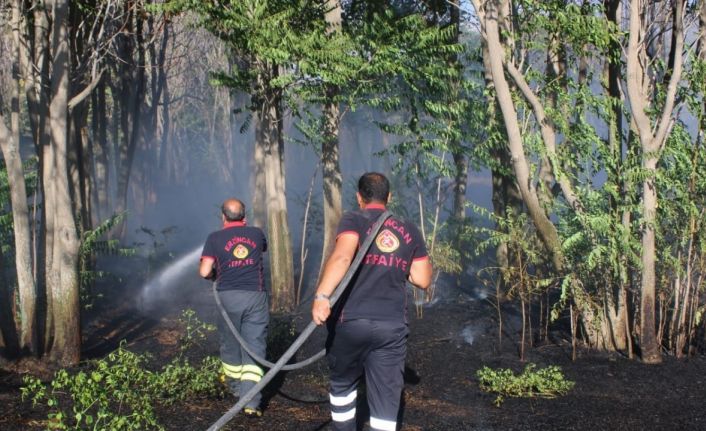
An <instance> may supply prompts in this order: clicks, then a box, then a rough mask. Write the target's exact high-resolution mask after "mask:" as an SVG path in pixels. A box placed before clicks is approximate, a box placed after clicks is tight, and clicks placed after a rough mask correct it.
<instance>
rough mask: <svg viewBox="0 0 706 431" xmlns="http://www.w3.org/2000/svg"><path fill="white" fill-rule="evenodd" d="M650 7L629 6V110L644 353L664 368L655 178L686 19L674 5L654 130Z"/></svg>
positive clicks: (679, 66) (646, 359)
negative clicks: (648, 64) (636, 155)
mask: <svg viewBox="0 0 706 431" xmlns="http://www.w3.org/2000/svg"><path fill="white" fill-rule="evenodd" d="M647 6H648V4H647V3H646V2H643V1H637V0H635V1H632V2H630V24H629V36H628V46H627V70H626V82H627V90H628V98H629V101H630V108H631V112H632V115H633V121H634V123H635V126H636V130H637V133H638V138H639V141H640V146H641V149H642V167H643V169H644V170H645V179H644V180H643V183H642V217H643V219H642V229H643V233H642V258H641V260H642V279H641V287H640V347H641V355H642V359H643V361H644V362H646V363H660V362H661V361H662V357H661V355H660V345H659V341H658V339H657V335H656V326H655V325H656V322H655V292H656V276H655V262H656V250H655V225H656V223H657V217H656V216H657V189H656V184H655V177H656V175H657V164H658V162H659V152H660V151H661V150H662V148H663V146H664V144H665V142H666V137H667V133H668V131H669V129H670V127H671V118H672V114H673V110H674V104H675V98H676V93H677V87H678V83H679V80H680V79H681V69H682V55H683V47H684V29H683V21H682V18H683V16H682V14H683V13H684V1H683V0H676V2H675V8H674V10H673V11H672V13H673V14H674V27H673V29H672V31H673V34H674V36H673V38H672V40H673V45H672V49H671V53H672V54H671V55H672V58H670V59H669V64H670V65H673V67H672V68H671V70H669V71H668V74H667V75H668V76H669V82H668V84H667V87H666V92H665V99H664V106H663V108H662V111H661V112H659V115H658V116H657V123H656V125H655V126H654V132H653V124H652V120H650V117H649V116H648V114H647V113H646V110H647V109H648V108H650V102H651V100H652V99H651V98H650V97H649V81H650V79H651V78H650V77H649V76H648V73H649V71H648V70H647V69H645V66H644V64H645V63H644V62H641V59H642V60H644V59H645V58H644V57H645V49H646V48H645V43H644V41H645V39H644V37H645V25H646V24H645V22H644V21H643V20H644V15H645V13H646V11H647Z"/></svg>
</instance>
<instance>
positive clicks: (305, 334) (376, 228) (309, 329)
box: [208, 211, 392, 431]
mask: <svg viewBox="0 0 706 431" xmlns="http://www.w3.org/2000/svg"><path fill="white" fill-rule="evenodd" d="M391 215H392V214H390V212H389V211H385V212H383V213H382V214H381V215H380V217H378V219H377V220H376V221H375V224H374V225H373V227H372V229H371V230H370V234H369V235H368V236H367V237H366V238H365V241H364V242H363V245H361V247H360V249H358V253H356V255H355V258H354V259H353V262H352V263H351V266H350V267H349V268H348V271H346V274H345V275H344V276H343V279H342V280H341V282H340V283H338V286H336V289H335V290H334V291H333V293H332V294H331V298H330V299H329V302H330V303H331V306H333V304H335V303H336V301H338V298H340V296H341V295H342V294H343V291H344V290H345V289H346V287H347V286H348V283H350V281H351V279H352V278H353V275H354V274H355V272H356V271H357V270H358V267H359V266H360V263H361V262H362V261H363V257H364V256H365V254H366V253H367V252H368V249H369V248H370V246H371V245H372V243H373V241H374V240H375V237H376V236H377V234H378V232H380V229H381V228H382V226H383V224H384V223H385V220H387V219H388V218H389V217H390V216H391ZM317 327H318V326H317V325H316V324H315V323H314V322H313V321H312V322H309V324H308V325H307V326H306V328H304V330H303V331H302V333H301V334H299V337H297V339H296V340H294V342H293V343H292V345H291V346H290V347H289V349H287V351H286V352H284V354H283V355H282V357H281V358H279V360H278V361H277V362H276V363H275V364H274V366H273V367H272V368H270V371H268V372H267V373H265V375H264V376H262V379H260V381H259V382H258V383H257V384H256V385H255V386H253V387H252V388H251V389H250V390H249V391H248V392H247V393H246V394H245V395H243V396H242V397H241V398H240V400H239V401H238V402H237V403H236V404H235V405H234V406H233V407H231V408H230V410H228V411H227V412H226V413H225V414H224V415H223V416H221V417H220V419H218V420H217V421H216V422H215V423H214V424H213V425H211V426H210V427H209V428H208V431H217V430H220V429H221V428H223V426H225V424H227V423H228V422H230V420H231V419H233V417H234V416H235V415H236V414H238V412H239V411H240V410H242V409H243V407H245V405H246V404H247V403H249V402H250V400H251V399H252V398H253V397H254V396H255V394H257V393H258V392H260V391H262V390H263V389H264V388H265V386H267V384H268V383H269V382H270V380H272V379H273V378H274V377H275V376H276V375H277V373H278V372H279V371H280V370H282V368H283V367H284V364H286V363H287V362H288V361H289V360H290V359H291V358H292V356H294V354H295V353H296V352H297V350H299V348H300V347H301V346H302V344H304V342H305V341H306V340H307V339H308V338H309V336H310V335H311V334H312V333H313V332H314V330H315V329H316V328H317Z"/></svg>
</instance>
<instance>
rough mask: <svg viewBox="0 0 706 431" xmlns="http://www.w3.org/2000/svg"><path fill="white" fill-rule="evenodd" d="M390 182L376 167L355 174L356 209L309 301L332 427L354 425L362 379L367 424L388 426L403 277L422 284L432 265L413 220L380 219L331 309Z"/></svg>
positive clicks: (384, 429)
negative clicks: (318, 333)
mask: <svg viewBox="0 0 706 431" xmlns="http://www.w3.org/2000/svg"><path fill="white" fill-rule="evenodd" d="M389 197H390V183H389V181H388V180H387V178H386V177H385V176H384V175H382V174H380V173H377V172H369V173H366V174H364V175H363V176H361V177H360V179H359V181H358V192H357V193H356V198H357V200H358V205H359V206H360V210H359V211H351V212H347V213H345V214H344V215H343V217H342V219H341V222H340V224H339V226H338V232H337V237H336V245H335V247H334V250H333V252H332V253H331V256H330V257H329V258H328V260H327V261H326V265H325V266H324V272H323V274H322V276H321V280H320V282H319V285H318V287H317V289H316V294H315V297H314V302H313V304H312V319H313V321H314V322H315V323H316V324H317V325H321V324H323V323H324V322H326V321H327V320H328V322H327V323H328V329H329V336H328V340H327V345H326V347H327V359H328V364H329V369H330V393H329V400H330V407H331V419H332V423H333V428H334V429H335V430H339V431H349V430H350V431H352V430H355V429H356V401H357V400H356V398H357V386H358V382H359V381H360V380H361V378H362V377H364V378H365V384H366V389H367V401H368V405H369V407H370V428H371V429H372V430H381V431H395V430H396V429H397V415H398V411H399V406H400V398H401V394H402V388H403V385H404V379H403V372H404V362H405V356H406V354H407V336H408V333H409V330H408V328H407V292H406V286H405V284H406V282H410V283H411V284H413V285H414V286H416V287H418V288H421V289H427V288H428V287H429V285H430V284H431V275H432V267H431V262H430V260H429V257H428V255H427V250H426V247H425V245H424V241H423V238H422V236H421V234H420V233H419V230H418V229H417V227H416V226H414V225H413V224H411V223H408V222H405V221H403V220H400V219H398V218H396V217H394V216H393V217H391V218H389V219H387V220H386V222H385V223H384V225H383V227H382V229H381V231H380V233H379V234H378V235H377V237H376V238H375V241H374V242H373V244H372V245H371V247H370V249H369V250H368V252H367V254H366V255H365V257H364V258H363V261H362V264H361V266H360V269H359V270H358V272H357V274H356V275H355V277H354V278H353V279H352V281H351V284H350V286H348V288H347V289H346V291H345V292H344V294H343V296H341V298H340V300H339V301H338V302H337V303H336V306H335V307H334V309H333V310H332V309H331V306H330V303H329V296H330V295H331V293H332V292H333V291H334V289H335V288H336V286H337V285H338V283H339V282H340V281H341V279H342V278H343V277H344V275H345V273H346V271H347V270H348V267H349V266H350V264H351V262H352V260H353V257H354V256H355V254H356V251H357V249H358V247H359V245H360V244H361V242H362V241H363V239H364V238H365V237H366V235H367V233H368V231H369V230H370V228H371V226H372V225H373V223H374V222H375V220H376V219H377V217H378V216H379V215H380V214H382V213H383V211H385V206H386V204H387V202H388V199H389Z"/></svg>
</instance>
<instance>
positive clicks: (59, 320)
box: [45, 0, 81, 366]
mask: <svg viewBox="0 0 706 431" xmlns="http://www.w3.org/2000/svg"><path fill="white" fill-rule="evenodd" d="M52 6H53V12H54V17H53V18H54V19H53V23H52V42H51V43H52V53H53V58H52V79H51V103H50V106H49V121H50V129H51V141H52V142H51V145H52V147H54V152H53V155H54V159H53V165H54V169H55V175H54V181H53V183H54V193H55V196H56V199H55V204H56V205H55V210H56V212H55V214H54V219H55V228H56V238H55V239H56V240H55V242H54V250H53V256H54V257H53V265H52V269H51V272H52V273H53V276H52V281H53V282H55V283H56V284H54V285H53V286H52V287H51V299H52V311H53V316H54V318H55V321H54V334H53V344H52V349H51V352H50V358H51V359H52V360H53V361H54V362H56V363H57V364H59V365H60V366H72V365H75V364H77V363H78V361H79V359H80V352H81V332H80V316H79V315H80V307H79V295H78V288H79V286H78V248H79V239H78V235H77V232H76V220H75V219H74V214H73V211H72V206H71V193H70V189H69V173H68V166H67V156H68V135H67V131H68V124H69V121H68V117H69V112H68V102H69V44H68V28H67V27H68V26H67V20H68V12H69V2H68V0H54V1H53V5H52ZM45 195H46V194H45Z"/></svg>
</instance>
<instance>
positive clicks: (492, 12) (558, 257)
mask: <svg viewBox="0 0 706 431" xmlns="http://www.w3.org/2000/svg"><path fill="white" fill-rule="evenodd" d="M473 3H474V5H476V10H477V11H478V12H479V14H481V15H483V17H482V18H481V22H482V25H483V32H484V35H485V37H486V40H487V43H488V54H489V65H490V69H491V74H492V77H493V83H494V85H495V89H496V95H497V100H498V104H499V105H500V110H501V112H502V114H503V119H504V121H505V127H506V131H507V136H508V146H509V149H510V154H511V157H512V168H513V171H514V173H515V177H516V178H517V184H518V186H519V189H520V194H521V195H522V201H523V202H524V203H525V205H526V206H527V211H528V213H529V215H530V218H531V219H532V221H533V222H534V225H535V227H536V229H537V233H538V234H539V237H540V239H541V240H542V242H543V244H544V245H545V247H546V248H547V250H548V252H549V254H550V256H551V261H552V263H553V265H554V268H555V269H556V270H557V271H558V272H559V273H561V272H562V270H563V268H564V258H563V255H562V251H561V242H560V240H559V235H558V233H557V230H556V227H555V226H554V225H553V224H552V222H551V221H550V220H549V218H548V217H547V215H546V213H545V212H544V209H543V208H542V206H541V204H540V202H539V198H538V195H537V189H536V188H535V186H534V184H533V183H532V180H531V178H530V171H529V163H528V161H527V157H526V156H525V153H524V147H523V144H522V136H521V133H520V127H519V124H518V122H517V112H516V111H515V105H514V102H513V100H512V94H511V92H510V87H509V85H508V82H507V80H506V79H505V72H504V67H503V55H504V50H503V47H502V45H501V43H500V29H499V23H498V10H499V9H501V7H502V5H499V4H497V3H498V2H495V1H491V2H489V3H487V4H486V6H489V7H488V8H487V9H485V8H481V7H480V4H479V2H478V0H474V2H473ZM498 6H500V7H498Z"/></svg>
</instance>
